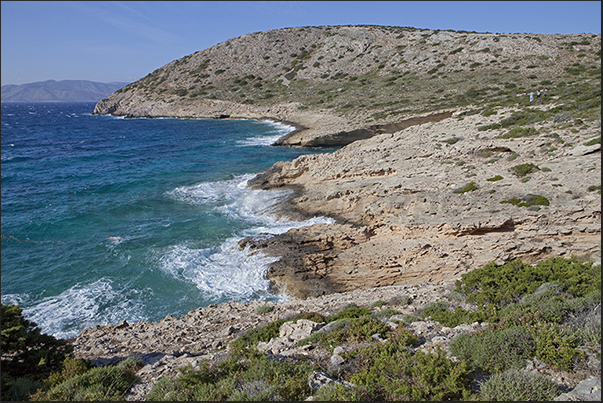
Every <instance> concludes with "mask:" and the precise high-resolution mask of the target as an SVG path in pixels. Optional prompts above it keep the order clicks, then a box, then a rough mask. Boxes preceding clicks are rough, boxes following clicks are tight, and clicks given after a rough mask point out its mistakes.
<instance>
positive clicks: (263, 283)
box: [161, 238, 278, 301]
mask: <svg viewBox="0 0 603 403" xmlns="http://www.w3.org/2000/svg"><path fill="white" fill-rule="evenodd" d="M238 241H239V239H237V238H230V239H227V240H226V241H225V242H224V243H222V245H220V247H219V248H216V249H215V250H212V249H193V248H189V247H187V246H184V245H176V246H174V247H172V248H170V250H168V251H167V253H165V255H164V256H163V257H162V259H161V269H162V270H163V271H164V272H166V273H168V274H170V275H172V276H173V277H174V278H176V279H179V280H185V281H189V282H191V283H193V284H194V285H195V286H196V287H197V288H198V289H199V290H200V291H201V292H202V293H203V294H204V297H206V298H208V299H210V300H211V299H213V300H215V299H220V298H226V299H234V300H238V301H243V300H249V299H252V298H258V297H260V298H261V296H264V297H265V296H268V288H269V285H270V284H269V281H268V280H267V279H266V277H265V273H266V270H267V268H268V265H269V264H270V263H272V262H275V261H276V260H278V258H273V257H267V256H265V255H264V254H262V253H261V252H257V253H250V252H249V250H248V249H240V248H239V246H238Z"/></svg>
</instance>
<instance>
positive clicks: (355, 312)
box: [326, 304, 372, 323]
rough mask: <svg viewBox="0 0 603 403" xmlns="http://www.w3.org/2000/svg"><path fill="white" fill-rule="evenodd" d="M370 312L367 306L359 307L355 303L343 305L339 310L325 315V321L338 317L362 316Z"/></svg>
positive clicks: (337, 318)
mask: <svg viewBox="0 0 603 403" xmlns="http://www.w3.org/2000/svg"><path fill="white" fill-rule="evenodd" d="M371 313H372V311H371V310H370V309H368V308H365V307H359V306H357V305H356V304H349V305H347V306H345V307H344V308H343V309H342V310H341V311H340V312H338V313H336V314H334V315H331V316H329V317H327V318H326V321H327V323H328V322H333V321H335V320H339V319H346V318H360V317H362V316H368V315H370V314H371Z"/></svg>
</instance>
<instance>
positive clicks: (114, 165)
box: [1, 103, 330, 338]
mask: <svg viewBox="0 0 603 403" xmlns="http://www.w3.org/2000/svg"><path fill="white" fill-rule="evenodd" d="M93 108H94V104H91V103H78V104H57V103H47V104H45V103H37V104H12V103H2V132H1V133H2V146H1V154H2V162H1V164H2V169H1V172H2V184H1V190H2V198H1V205H2V214H1V218H2V231H1V232H2V245H1V253H2V261H1V264H2V266H1V281H2V284H1V290H2V302H3V303H5V304H6V303H11V304H19V305H21V307H22V308H23V309H24V314H25V316H26V317H27V318H28V319H30V320H33V321H34V322H35V323H37V324H38V326H39V327H41V329H42V331H43V332H44V333H48V334H53V335H55V336H56V337H62V338H68V337H74V336H76V335H77V333H78V332H79V331H81V330H82V329H84V328H85V327H88V326H93V325H96V324H108V323H118V322H119V321H121V320H123V319H126V320H127V321H128V322H130V323H132V322H136V321H140V320H160V319H162V318H163V317H165V316H166V315H168V314H169V315H175V316H178V315H184V314H186V313H187V312H188V311H190V310H192V309H196V308H198V307H201V306H207V305H209V304H213V303H217V304H220V303H223V302H228V301H231V300H235V301H253V300H260V299H263V300H279V299H283V298H285V297H283V296H276V295H271V294H270V292H269V283H268V281H267V280H266V279H265V271H266V269H267V265H268V264H269V263H270V262H271V261H272V260H271V259H269V258H267V257H264V256H263V255H261V254H249V253H248V251H245V250H239V248H238V247H237V242H238V241H239V240H240V239H242V238H243V237H245V236H247V235H253V234H258V233H263V232H267V233H272V234H276V233H280V232H284V231H286V230H287V229H289V228H293V227H297V226H302V225H308V224H310V223H312V222H330V220H329V219H326V218H324V217H317V218H315V219H313V220H310V221H308V222H288V221H277V220H276V219H275V218H274V217H273V216H271V215H270V207H271V206H273V205H274V204H275V203H278V202H279V200H280V199H281V198H282V197H285V196H286V193H284V192H282V191H277V192H274V191H270V192H269V191H251V190H248V189H246V188H245V185H246V181H247V180H248V179H250V178H252V177H253V176H254V174H256V173H257V172H260V171H262V170H264V169H266V168H268V167H269V166H271V165H272V164H273V163H274V162H276V161H280V160H291V159H293V158H295V157H297V156H299V155H301V154H304V153H312V152H325V150H301V149H294V148H286V147H273V146H270V144H271V143H272V142H273V141H274V140H276V138H278V137H280V136H281V135H283V134H284V133H286V132H287V131H288V130H290V129H291V128H288V127H285V126H282V125H279V124H275V123H272V122H259V121H252V120H207V119H197V120H190V119H123V118H115V117H111V116H96V115H92V110H93Z"/></svg>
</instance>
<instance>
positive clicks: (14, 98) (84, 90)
mask: <svg viewBox="0 0 603 403" xmlns="http://www.w3.org/2000/svg"><path fill="white" fill-rule="evenodd" d="M127 84H128V83H118V82H111V83H99V82H94V81H87V80H63V81H55V80H47V81H39V82H35V83H28V84H21V85H3V86H2V102H98V101H99V100H101V99H102V98H104V97H106V96H107V95H109V94H111V93H112V92H114V91H117V90H119V89H120V88H123V87H124V86H125V85H127Z"/></svg>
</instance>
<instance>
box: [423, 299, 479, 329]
mask: <svg viewBox="0 0 603 403" xmlns="http://www.w3.org/2000/svg"><path fill="white" fill-rule="evenodd" d="M447 306H448V304H446V303H443V302H432V303H430V304H429V305H427V306H426V307H425V308H423V309H422V310H421V312H420V316H421V317H422V318H427V317H429V318H431V320H435V321H436V322H438V323H440V324H442V325H444V326H448V327H455V326H458V325H460V324H461V323H473V322H484V321H487V320H488V319H489V318H490V317H489V316H488V315H487V314H486V313H485V312H484V311H478V312H471V311H467V310H465V309H463V308H461V307H456V308H455V310H454V311H450V310H448V307H447Z"/></svg>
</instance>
